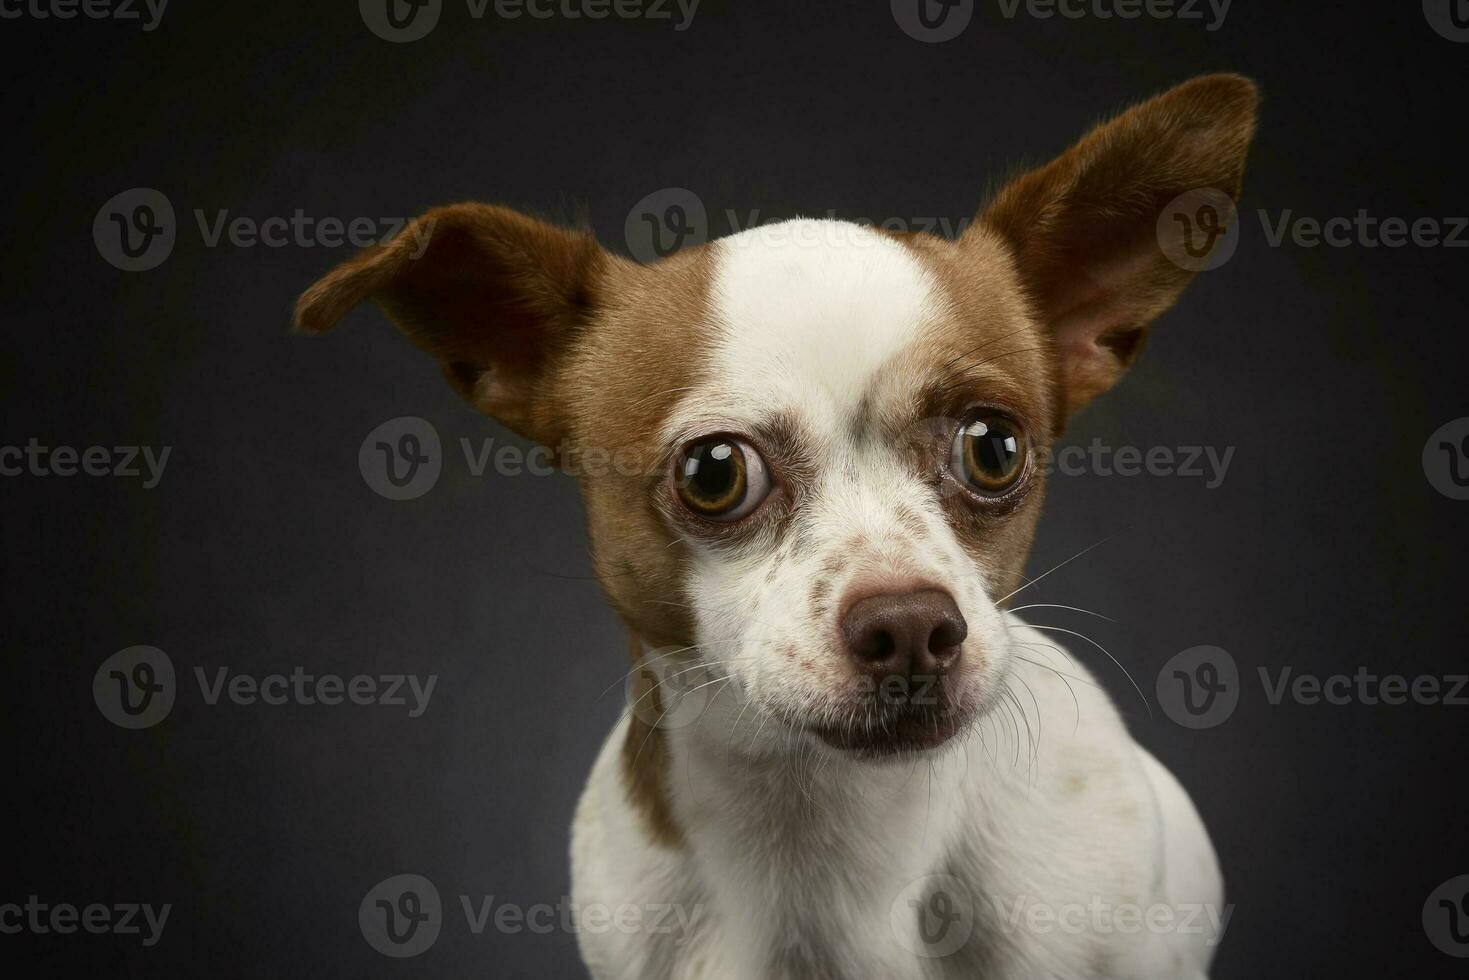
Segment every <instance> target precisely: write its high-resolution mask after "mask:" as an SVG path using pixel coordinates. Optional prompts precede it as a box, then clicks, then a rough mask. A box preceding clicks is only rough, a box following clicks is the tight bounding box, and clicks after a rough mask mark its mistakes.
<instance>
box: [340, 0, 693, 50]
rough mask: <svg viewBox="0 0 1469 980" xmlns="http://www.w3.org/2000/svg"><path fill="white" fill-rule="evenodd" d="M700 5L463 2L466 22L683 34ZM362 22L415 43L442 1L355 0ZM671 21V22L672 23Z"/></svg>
mask: <svg viewBox="0 0 1469 980" xmlns="http://www.w3.org/2000/svg"><path fill="white" fill-rule="evenodd" d="M700 2H702V0H464V7H465V12H466V13H467V14H468V15H469V18H470V19H471V20H476V21H477V20H483V19H484V18H485V17H486V16H489V15H491V14H493V15H494V16H495V17H497V18H499V19H500V20H509V21H514V20H520V19H521V18H529V19H531V20H554V19H560V20H571V21H578V20H591V21H601V20H607V19H609V18H616V19H618V20H646V21H652V22H655V23H656V22H664V21H666V22H672V23H673V29H674V30H675V31H686V30H688V29H689V27H690V26H691V25H692V24H693V22H694V16H695V15H696V14H697V13H698V12H699V4H700ZM358 10H359V11H360V12H361V14H362V22H363V23H364V24H366V25H367V29H368V30H370V31H372V33H374V34H376V35H377V36H378V37H380V38H382V39H383V40H384V41H390V42H392V43H394V44H409V43H411V42H413V41H421V40H423V39H424V38H426V37H428V36H429V35H430V34H432V33H433V31H434V28H436V27H438V25H439V20H440V18H441V17H442V16H443V13H444V0H358ZM675 18H677V20H676V22H675Z"/></svg>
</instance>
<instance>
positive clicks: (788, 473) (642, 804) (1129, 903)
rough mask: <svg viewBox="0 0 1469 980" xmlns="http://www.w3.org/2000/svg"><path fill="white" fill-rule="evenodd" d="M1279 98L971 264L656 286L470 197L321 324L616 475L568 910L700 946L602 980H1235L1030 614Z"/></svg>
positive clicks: (1150, 780) (1064, 161)
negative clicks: (623, 918) (1070, 443)
mask: <svg viewBox="0 0 1469 980" xmlns="http://www.w3.org/2000/svg"><path fill="white" fill-rule="evenodd" d="M1256 103H1257V97H1256V91H1255V87H1254V85H1253V84H1252V83H1251V82H1250V81H1248V80H1246V79H1244V78H1241V77H1238V76H1234V75H1212V76H1206V77H1202V78H1198V79H1195V80H1193V81H1190V82H1188V83H1186V84H1184V85H1181V86H1179V87H1177V88H1175V89H1172V90H1170V91H1168V92H1166V93H1165V94H1163V95H1161V96H1158V97H1156V98H1154V99H1152V100H1151V101H1148V102H1144V103H1142V104H1140V105H1137V106H1136V107H1134V108H1132V109H1130V110H1128V111H1126V112H1124V113H1123V114H1121V115H1120V116H1118V117H1116V118H1115V119H1113V120H1111V121H1109V122H1106V123H1104V124H1102V125H1100V126H1098V127H1097V128H1095V129H1094V130H1092V131H1091V132H1090V133H1088V134H1087V135H1086V136H1085V137H1084V138H1083V139H1081V140H1080V141H1079V142H1078V143H1076V144H1075V145H1074V146H1073V147H1072V148H1071V149H1069V150H1067V151H1066V152H1065V153H1063V154H1062V155H1060V156H1059V157H1057V158H1056V159H1055V160H1053V161H1051V162H1050V163H1048V164H1046V165H1045V166H1042V167H1040V168H1039V169H1036V170H1032V171H1030V172H1026V173H1024V174H1022V175H1020V176H1019V177H1018V178H1016V179H1015V180H1013V181H1012V182H1011V183H1009V184H1008V185H1007V186H1005V187H1004V188H1003V189H1001V190H1000V191H999V193H998V194H996V195H995V196H994V198H993V200H992V202H991V203H990V204H989V205H988V206H987V207H986V208H985V209H984V210H983V211H982V213H981V214H980V216H979V218H978V219H977V220H976V221H975V222H974V223H973V224H972V225H971V226H969V227H968V228H967V229H966V230H965V231H964V233H963V234H962V235H961V236H960V237H958V238H957V239H954V240H950V239H944V238H939V237H932V236H928V235H922V234H899V233H890V232H886V231H880V230H876V229H873V228H870V227H865V226H861V225H857V224H849V223H844V222H836V221H815V220H804V219H803V220H795V221H790V222H784V223H780V224H777V225H772V226H767V227H763V228H755V229H751V230H747V231H744V232H742V233H740V234H736V235H733V236H731V237H729V238H725V239H722V240H719V241H716V242H713V243H711V244H708V245H703V246H699V247H696V248H690V249H687V250H684V251H681V252H678V253H676V254H674V255H672V256H670V257H668V258H666V259H663V260H661V261H658V262H656V263H653V264H650V265H641V264H638V263H635V262H633V261H630V260H627V259H624V258H621V257H618V256H616V255H614V254H611V253H609V252H607V251H604V250H603V249H602V248H601V247H600V246H599V245H598V244H597V242H596V240H595V239H594V238H593V237H592V236H591V235H590V234H588V233H585V232H578V231H570V230H563V229H561V228H557V227H553V226H552V225H549V224H546V223H543V222H541V221H539V220H536V219H533V218H530V217H527V216H524V215H522V214H519V213H517V212H515V211H511V210H507V209H504V208H500V207H494V206H489V205H482V204H459V205H454V206H451V207H445V208H441V209H438V210H435V211H432V212H430V213H428V214H427V215H425V216H424V217H422V218H421V219H419V221H418V223H417V224H416V225H415V227H414V228H413V229H412V233H409V234H403V235H401V236H399V237H398V238H396V239H395V240H393V241H391V242H389V243H387V244H385V245H382V246H379V247H376V248H373V249H370V250H369V251H367V252H365V253H363V254H361V255H359V256H358V257H356V258H354V259H352V260H351V261H348V262H347V263H346V264H344V265H342V266H340V267H339V268H337V269H335V270H334V271H332V272H331V273H330V274H328V275H327V276H326V277H325V278H324V279H322V280H321V281H320V282H318V283H317V284H316V285H314V286H313V287H312V288H311V289H310V290H308V291H307V292H306V293H305V294H304V295H303V296H302V297H301V299H300V301H299V304H298V307H297V311H296V323H297V325H298V327H299V328H300V329H302V330H305V331H308V332H311V333H319V332H322V331H326V330H329V329H331V328H332V327H333V326H334V325H335V324H336V323H337V322H338V321H339V320H340V319H341V318H342V317H343V316H344V315H345V314H346V313H347V312H348V311H349V310H351V309H352V308H353V307H355V306H356V305H357V304H359V303H361V302H362V301H364V300H368V299H371V300H374V301H376V302H377V303H378V304H379V305H380V306H381V308H382V309H383V310H384V311H385V312H386V314H387V316H388V317H389V318H390V319H391V320H392V321H394V322H395V323H396V324H397V325H398V326H399V327H400V328H401V329H402V330H403V331H404V332H405V333H406V334H407V336H408V337H409V338H410V339H411V340H412V341H413V343H414V344H416V345H417V346H419V347H421V348H422V349H423V350H425V351H427V352H428V353H429V354H431V355H433V357H434V358H436V359H437V360H438V362H439V364H440V366H441V367H442V370H443V372H444V374H445V376H446V377H447V379H448V381H449V383H450V384H451V385H452V386H453V387H454V388H456V389H457V390H458V391H459V392H460V393H461V394H462V395H463V396H464V397H465V398H466V399H467V400H468V401H469V403H470V404H471V405H472V406H474V407H475V408H476V409H478V410H480V411H481V412H484V413H486V414H488V415H490V416H492V417H494V418H495V419H498V420H499V421H501V422H502V423H504V424H505V425H507V426H508V427H510V428H511V429H513V430H515V431H517V432H519V433H521V434H523V435H524V436H526V437H528V438H529V439H532V440H534V441H536V442H539V443H541V444H543V445H545V446H547V447H550V448H553V449H555V450H556V451H557V452H556V455H557V458H560V459H562V460H564V459H566V458H568V455H569V454H574V453H577V452H584V453H587V454H588V455H589V456H590V454H591V453H592V452H596V451H600V452H602V453H603V454H604V456H603V458H608V457H610V458H613V459H615V460H617V461H618V463H619V465H612V466H600V467H593V466H590V465H588V466H584V467H578V468H577V469H578V473H577V479H578V481H579V484H580V488H581V491H582V493H583V496H584V500H585V506H586V516H587V524H588V531H589V535H590V541H591V552H592V556H593V562H594V566H595V569H596V572H597V576H598V579H599V581H600V582H601V584H602V587H603V589H604V591H605V593H606V595H607V598H608V600H609V601H610V602H611V604H612V605H613V607H615V609H616V611H617V613H618V614H619V615H620V617H621V619H622V621H623V622H624V623H625V624H626V628H627V632H628V635H629V637H630V640H631V642H630V646H631V650H632V658H633V663H634V674H633V676H634V677H635V678H640V679H641V680H639V681H638V682H637V683H634V684H633V685H632V690H633V696H632V697H631V698H630V702H631V706H630V708H629V710H627V711H625V712H624V714H623V717H622V718H621V720H620V721H619V722H618V724H617V726H616V727H615V728H614V730H613V731H612V733H611V736H610V737H609V738H608V740H607V742H606V744H605V746H604V747H603V749H602V751H601V754H600V756H599V757H598V759H597V762H596V764H595V767H594V768H593V770H592V774H591V778H590V780H589V781H588V783H587V786H586V789H585V791H584V793H583V795H582V798H581V802H580V805H579V807H578V810H577V813H576V818H575V824H574V827H573V831H572V863H573V871H574V875H573V876H574V883H573V891H574V894H573V901H574V904H575V905H576V906H577V907H578V908H581V909H592V908H601V909H603V910H604V911H605V912H606V913H607V917H610V918H611V919H613V920H614V921H615V920H616V918H617V913H618V910H623V909H627V908H629V907H631V908H633V909H634V910H639V909H640V910H645V911H646V910H648V909H653V908H661V909H675V910H678V911H679V913H680V914H679V915H677V916H671V917H667V918H668V919H669V921H670V922H678V923H681V926H680V927H679V928H676V929H675V928H667V927H665V928H653V927H652V926H651V923H652V922H653V921H654V920H655V919H656V918H658V917H657V916H653V915H647V916H645V917H644V918H643V919H641V920H640V921H641V922H642V923H643V926H642V927H637V928H611V927H609V928H602V929H595V928H590V927H589V926H587V925H584V927H583V928H581V929H580V930H579V942H580V944H581V949H582V954H583V957H584V959H585V961H586V963H587V965H588V967H589V969H590V970H591V972H592V974H593V975H594V976H596V977H598V978H606V980H613V978H616V980H650V978H693V977H700V978H715V980H726V978H728V980H743V978H765V977H778V978H860V980H909V978H913V980H917V978H938V977H967V978H978V977H984V978H1007V980H1010V978H1015V980H1032V978H1034V980H1042V978H1046V980H1050V978H1056V980H1080V978H1087V977H1090V978H1129V980H1132V978H1150V980H1197V978H1204V977H1207V975H1208V970H1209V965H1210V961H1211V958H1212V953H1213V951H1214V948H1215V946H1216V944H1217V942H1218V940H1219V939H1220V937H1221V935H1222V933H1223V927H1224V925H1225V924H1227V917H1226V916H1225V915H1224V914H1223V913H1224V910H1223V908H1222V902H1223V894H1222V884H1221V877H1220V873H1219V869H1218V864H1217V861H1216V858H1215V855H1214V852H1213V849H1212V846H1211V844H1210V841H1209V837H1208V834H1207V833H1206V831H1205V829H1204V826H1203V823H1202V821H1201V820H1200V818H1199V816H1198V813H1197V812H1196V810H1195V809H1194V806H1193V804H1192V802H1191V801H1190V799H1189V797H1188V795H1187V794H1186V793H1185V792H1184V791H1183V789H1182V788H1180V786H1179V784H1178V783H1177V782H1176V781H1175V780H1174V778H1173V777H1172V776H1171V775H1170V774H1169V773H1168V772H1167V771H1166V770H1165V769H1163V767H1162V766H1160V765H1159V764H1158V763H1157V762H1156V761H1155V760H1154V759H1153V758H1152V757H1151V756H1150V755H1149V754H1148V753H1147V752H1146V751H1145V750H1144V749H1142V748H1141V747H1140V746H1138V745H1137V744H1136V743H1134V741H1133V740H1132V738H1131V737H1130V736H1129V734H1128V732H1127V729H1126V727H1125V726H1124V724H1123V723H1122V721H1121V719H1120V717H1119V715H1118V713H1117V711H1116V710H1115V708H1114V707H1113V705H1112V704H1111V702H1110V701H1109V700H1108V698H1107V697H1106V695H1105V694H1103V693H1102V692H1101V690H1100V688H1099V687H1098V686H1097V685H1096V684H1095V683H1093V682H1092V681H1091V680H1090V679H1089V676H1088V674H1087V672H1086V670H1085V668H1084V667H1083V666H1082V665H1081V664H1080V663H1077V662H1074V661H1073V660H1072V659H1071V658H1070V657H1069V656H1068V655H1066V654H1065V653H1064V651H1063V650H1062V648H1061V647H1060V646H1059V644H1058V638H1057V636H1056V631H1055V630H1050V631H1046V630H1045V628H1044V627H1038V626H1030V625H1027V624H1026V623H1025V622H1024V621H1022V620H1021V619H1020V618H1019V616H1018V615H1017V614H1018V613H1019V612H1021V611H1022V610H1023V609H1025V608H1029V607H1026V606H1017V605H1016V604H1015V598H1016V596H1017V595H1019V594H1020V593H1021V592H1022V590H1023V589H1025V588H1026V587H1027V585H1029V584H1030V582H1027V581H1026V580H1025V578H1024V573H1023V570H1024V568H1025V564H1026V557H1027V553H1028V551H1029V548H1030V544H1031V540H1032V537H1033V535H1034V532H1035V527H1036V521H1037V518H1038V517H1039V514H1040V510H1041V502H1042V498H1043V496H1044V490H1045V486H1044V484H1045V473H1044V472H1043V470H1044V468H1045V467H1044V466H1043V465H1042V463H1041V460H1042V459H1043V458H1044V456H1045V454H1046V453H1047V452H1048V450H1049V447H1050V445H1051V443H1052V442H1053V440H1055V439H1056V438H1057V436H1058V435H1059V434H1060V433H1061V432H1062V431H1063V429H1064V427H1065V425H1066V423H1067V421H1068V419H1070V418H1071V417H1072V416H1073V415H1074V414H1075V413H1076V412H1077V411H1079V410H1080V409H1082V407H1083V406H1085V405H1086V404H1087V403H1088V402H1089V401H1091V399H1092V398H1093V397H1094V396H1096V395H1098V394H1099V393H1101V392H1102V391H1104V390H1105V389H1107V388H1110V387H1111V386H1112V385H1113V383H1114V382H1116V381H1117V380H1118V378H1119V377H1120V376H1121V375H1122V374H1123V372H1124V371H1125V370H1126V368H1127V367H1128V366H1129V365H1130V364H1131V363H1132V362H1133V360H1134V359H1135V358H1136V357H1137V356H1138V353H1139V351H1140V350H1141V349H1142V346H1143V342H1144V340H1145V338H1146V336H1147V332H1148V329H1149V326H1150V324H1151V323H1152V321H1153V320H1154V319H1155V318H1157V317H1158V316H1159V315H1160V314H1161V313H1163V312H1164V310H1166V309H1167V308H1168V307H1169V306H1170V305H1172V303H1173V302H1174V301H1175V299H1176V298H1177V297H1178V295H1179V293H1180V292H1181V291H1182V290H1183V288H1184V286H1185V285H1186V284H1187V283H1188V282H1189V280H1190V279H1191V278H1192V276H1193V275H1194V273H1195V271H1197V269H1198V268H1199V267H1200V264H1199V263H1197V262H1192V261H1187V260H1185V261H1178V256H1180V255H1188V256H1194V257H1198V256H1200V255H1203V254H1205V252H1206V250H1207V248H1208V247H1212V246H1213V245H1214V244H1215V238H1216V237H1217V235H1218V231H1219V229H1220V227H1221V222H1222V221H1227V220H1228V219H1229V218H1231V217H1232V216H1233V206H1232V202H1234V201H1236V200H1237V199H1238V196H1239V191H1240V185H1241V181H1242V178H1243V172H1244V166H1245V157H1246V154H1247V151H1248V147H1249V144H1250V141H1251V138H1252V136H1253V132H1254V127H1255V113H1256ZM1190 193H1204V194H1212V195H1214V197H1215V199H1218V200H1221V201H1223V205H1224V206H1223V208H1222V210H1225V211H1227V212H1228V214H1227V215H1224V216H1221V215H1219V214H1218V213H1217V212H1216V213H1214V214H1213V215H1212V219H1217V220H1211V221H1210V222H1204V221H1202V218H1203V217H1204V215H1203V213H1202V210H1200V211H1190V212H1188V213H1187V214H1182V215H1172V216H1170V215H1169V214H1168V211H1169V209H1170V208H1171V207H1172V206H1173V205H1174V203H1175V202H1177V201H1178V200H1179V199H1180V198H1184V197H1185V195H1189V194H1190ZM1175 218H1176V219H1178V220H1173V219H1175ZM1193 218H1198V219H1200V223H1201V224H1206V225H1208V226H1209V228H1210V229H1211V231H1210V234H1209V236H1208V237H1207V238H1206V239H1205V241H1204V246H1203V247H1202V248H1201V247H1200V245H1199V242H1198V241H1196V240H1195V239H1194V237H1193V236H1194V233H1195V231H1196V229H1195V228H1193V227H1192V226H1191V225H1192V219H1193ZM421 240H422V241H427V242H428V246H427V247H426V248H422V247H421V245H420V242H421ZM1177 246H1181V247H1183V248H1186V249H1187V252H1183V251H1180V250H1179V249H1178V248H1177ZM1031 581H1034V580H1031ZM690 675H692V676H694V677H697V678H701V679H702V680H701V681H700V683H698V684H690V683H687V678H688V677H689V676H690ZM649 678H651V680H649ZM676 678H680V679H681V680H678V681H675V679H676ZM670 691H676V696H670V693H669V692H670ZM690 699H692V700H693V701H694V702H696V703H697V705H698V707H699V710H698V711H697V713H696V714H697V717H696V718H695V719H694V720H693V721H692V722H690V721H689V720H688V718H687V717H686V715H687V712H685V711H682V710H681V709H680V705H681V704H682V703H683V702H685V701H689V700H690ZM674 702H678V703H674ZM649 708H651V710H645V709H649ZM675 715H678V716H679V717H680V718H681V719H682V720H680V721H679V722H678V723H677V724H674V723H671V722H670V721H669V719H671V718H673V717H674V716H675ZM589 919H590V917H589ZM603 924H604V925H605V924H606V923H605V922H604V923H603Z"/></svg>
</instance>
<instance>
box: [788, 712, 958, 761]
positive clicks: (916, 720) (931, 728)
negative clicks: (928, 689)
mask: <svg viewBox="0 0 1469 980" xmlns="http://www.w3.org/2000/svg"><path fill="white" fill-rule="evenodd" d="M969 722H970V715H969V714H968V713H959V712H956V711H937V712H936V711H921V712H908V713H904V714H902V715H899V716H897V717H894V718H891V719H888V720H886V721H885V722H884V723H882V724H871V723H858V722H855V721H854V722H853V723H851V724H845V725H844V724H830V723H827V724H820V725H812V726H809V727H808V729H807V730H808V731H809V732H810V733H811V734H812V735H814V736H815V737H816V738H817V740H819V741H820V742H822V743H823V744H825V745H826V746H828V747H830V748H833V749H837V750H838V751H841V752H844V753H846V754H849V755H852V756H855V757H857V758H862V759H887V758H891V757H893V756H904V755H913V754H916V753H922V752H931V751H933V750H934V749H938V748H940V747H942V746H944V745H946V744H948V743H949V742H950V741H952V740H953V739H955V738H957V737H958V736H959V735H960V734H961V733H963V732H964V730H965V729H966V728H968V727H969Z"/></svg>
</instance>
